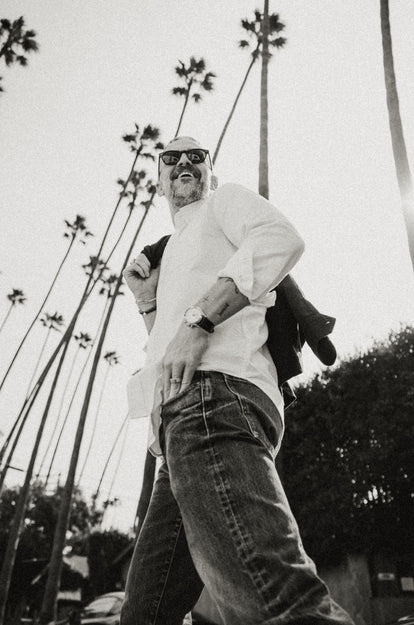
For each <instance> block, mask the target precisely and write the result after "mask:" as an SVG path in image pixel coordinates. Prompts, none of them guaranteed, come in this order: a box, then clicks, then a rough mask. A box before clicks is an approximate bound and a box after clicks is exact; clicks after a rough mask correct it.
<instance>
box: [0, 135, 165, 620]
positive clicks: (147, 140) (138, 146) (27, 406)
mask: <svg viewBox="0 0 414 625" xmlns="http://www.w3.org/2000/svg"><path fill="white" fill-rule="evenodd" d="M135 128H136V132H135V133H133V134H132V135H125V136H124V137H123V140H124V141H126V142H127V143H129V145H130V149H131V151H132V152H134V154H135V156H134V160H133V163H132V166H131V170H130V173H129V175H128V177H127V179H126V182H125V184H126V185H127V184H128V182H129V178H130V176H131V175H132V172H133V170H134V167H135V164H136V162H137V159H138V157H139V156H140V155H142V156H143V157H144V158H145V157H147V158H148V157H151V158H153V159H154V156H153V154H152V152H153V150H154V149H155V150H157V149H162V147H163V145H162V143H161V142H159V141H158V137H159V130H158V129H157V128H154V127H152V126H150V125H148V126H145V127H144V129H143V130H142V132H141V131H140V130H139V127H138V126H137V125H135ZM154 195H155V191H154V193H152V194H151V197H150V200H148V202H147V205H146V207H145V210H144V215H143V217H142V219H141V222H140V225H139V227H138V230H137V234H136V236H138V233H139V231H140V229H141V227H142V225H143V223H144V221H145V219H146V217H147V214H148V211H149V209H150V207H151V203H152V201H153V198H154ZM122 199H123V193H120V196H119V199H118V201H117V203H116V205H115V208H114V210H113V212H112V215H111V217H110V219H109V222H108V224H107V227H106V229H105V232H104V235H103V237H102V240H101V243H100V246H99V250H98V253H97V255H96V257H97V258H99V257H100V255H101V252H102V250H103V248H104V245H105V242H106V240H107V238H108V234H109V231H110V229H111V226H112V223H113V221H114V219H115V216H116V213H117V210H118V208H119V205H120V203H121V200H122ZM133 244H135V239H134V241H133ZM114 250H115V247H114V246H113V247H112V250H111V252H110V254H109V256H108V257H107V262H108V260H109V257H110V256H111V255H112V253H113V252H114ZM131 251H132V250H131V249H130V251H129V252H128V255H130V254H131ZM126 262H127V260H126V261H125V265H126ZM102 272H103V268H102V270H101V272H100V273H98V275H97V276H96V277H94V275H93V272H92V275H89V276H88V279H87V282H86V285H85V288H84V291H83V293H82V295H81V298H80V301H79V303H78V305H77V308H76V310H75V312H74V314H73V316H72V319H71V321H70V322H69V324H68V327H67V329H66V331H65V333H64V335H63V336H62V339H61V341H60V342H59V344H58V345H57V347H56V348H55V350H54V352H53V354H52V355H51V356H50V358H49V360H48V362H47V363H46V365H45V367H44V369H43V371H42V373H41V374H40V376H39V378H38V380H37V382H36V384H35V386H34V388H33V389H32V391H31V393H30V395H29V397H28V398H27V400H25V401H24V402H23V405H22V408H21V410H20V413H22V414H24V415H28V414H29V413H30V411H31V409H32V407H33V405H34V403H35V401H36V398H37V396H38V394H39V392H40V389H41V388H42V386H43V384H44V382H45V380H46V378H47V376H48V373H49V371H50V369H51V367H52V365H53V364H54V362H55V360H56V358H57V357H58V355H59V353H60V352H61V351H62V350H63V355H62V358H64V356H65V355H66V350H67V347H68V345H69V342H70V340H71V337H72V334H73V332H74V329H75V326H76V323H77V321H78V318H79V315H80V313H81V311H82V309H83V307H84V305H85V303H86V301H87V300H88V298H89V296H90V295H91V293H92V291H93V289H94V287H95V286H96V284H97V283H98V280H99V277H100V275H101V273H102ZM120 280H121V274H120ZM119 288H120V282H119V283H117V287H116V291H115V295H114V298H113V299H112V300H111V303H110V306H109V310H108V315H109V317H110V310H111V308H113V304H114V301H115V299H116V294H117V292H118V291H119ZM108 323H109V320H108ZM105 331H106V326H105V323H104V325H103V329H102V333H104V332H105ZM99 345H100V344H99V343H98V348H99ZM94 369H95V371H93V375H91V376H90V381H89V384H88V388H87V395H88V401H87V402H86V401H85V404H86V403H88V402H89V397H90V394H91V392H92V386H93V382H94V379H95V374H96V366H95V365H94V367H93V370H94ZM81 417H82V419H81V420H80V421H82V420H83V422H84V419H85V417H86V413H85V414H84V412H82V415H81ZM80 429H81V430H82V432H83V426H82V427H81V428H80ZM78 430H79V428H78ZM39 431H40V432H41V433H42V432H43V429H41V430H39ZM41 433H40V434H39V436H41ZM78 438H79V436H78ZM78 438H77V439H76V445H77V444H78V442H79V441H78ZM76 445H75V446H76ZM6 449H7V447H6V446H5V445H3V447H2V449H1V450H0V461H1V459H2V457H3V456H4V453H5V451H6ZM33 462H34V460H33ZM75 468H76V467H75ZM72 469H73V467H72V465H71V467H70V471H69V474H70V475H68V480H67V482H68V481H69V482H70V480H71V479H72V474H73V471H72ZM69 494H70V493H69ZM65 505H66V503H65ZM25 506H26V503H24V507H25ZM63 514H64V512H62V515H63ZM58 535H59V533H58ZM19 537H20V534H19V532H17V534H16V545H15V546H16V548H17V546H18V542H19ZM59 538H60V535H59ZM8 562H9V567H10V570H9V572H8V573H9V574H10V575H11V573H12V569H13V563H14V558H12V559H11V560H9V561H8ZM59 566H60V565H59ZM5 588H6V587H5ZM7 594H8V586H7V588H6V589H5V590H4V592H3V594H2V595H0V613H1V610H2V607H1V602H2V601H4V602H5V601H7ZM50 596H51V595H50V592H49V595H48V600H49V603H48V601H46V604H45V605H50Z"/></svg>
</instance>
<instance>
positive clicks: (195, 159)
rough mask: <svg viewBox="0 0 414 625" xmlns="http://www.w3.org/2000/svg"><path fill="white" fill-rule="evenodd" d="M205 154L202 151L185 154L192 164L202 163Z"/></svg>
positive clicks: (190, 151)
mask: <svg viewBox="0 0 414 625" xmlns="http://www.w3.org/2000/svg"><path fill="white" fill-rule="evenodd" d="M206 154H207V153H206V152H204V150H188V152H187V156H188V158H189V159H190V161H191V162H192V163H193V164H197V163H204V161H205V160H206Z"/></svg>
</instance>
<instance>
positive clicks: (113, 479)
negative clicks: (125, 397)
mask: <svg viewBox="0 0 414 625" xmlns="http://www.w3.org/2000/svg"><path fill="white" fill-rule="evenodd" d="M127 416H128V415H127ZM128 423H129V421H128ZM127 433H128V425H127V427H126V428H125V431H124V436H123V438H122V443H121V447H120V449H119V454H118V459H117V461H116V465H115V470H114V473H113V475H112V480H111V484H110V486H109V489H108V492H107V495H106V501H108V502H109V501H110V500H111V495H112V489H113V487H114V484H115V480H116V478H117V475H118V471H119V467H120V466H121V460H122V458H123V455H124V448H125V443H126V437H127ZM108 507H109V506H106V507H105V508H104V511H103V514H102V518H101V523H100V524H101V525H102V521H103V518H104V516H105V512H106V510H108Z"/></svg>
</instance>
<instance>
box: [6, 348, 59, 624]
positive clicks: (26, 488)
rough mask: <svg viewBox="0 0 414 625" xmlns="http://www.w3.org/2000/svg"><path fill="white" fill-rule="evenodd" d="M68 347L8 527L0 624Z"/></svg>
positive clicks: (53, 385) (54, 380)
mask: <svg viewBox="0 0 414 625" xmlns="http://www.w3.org/2000/svg"><path fill="white" fill-rule="evenodd" d="M68 346H69V341H67V342H66V344H65V346H64V348H63V350H62V354H61V357H60V360H59V363H58V366H57V368H56V372H55V376H54V379H53V382H52V386H51V390H50V392H49V396H48V399H47V402H46V406H45V409H44V411H43V414H42V418H41V421H40V425H39V427H38V430H37V435H36V439H35V442H34V445H33V449H32V454H31V456H30V461H29V465H28V467H27V470H26V475H25V480H24V483H23V486H22V487H21V489H20V492H19V498H18V500H17V504H16V510H15V514H14V517H13V521H12V523H11V526H10V531H9V536H8V541H7V546H6V549H5V553H4V557H3V563H2V567H1V571H0V623H1V624H2V623H3V622H4V614H5V609H6V603H7V597H8V593H9V588H10V582H11V577H12V573H13V566H14V562H15V559H16V553H17V548H18V545H19V540H20V536H21V533H22V529H23V521H24V515H25V511H26V506H27V501H28V498H29V492H30V482H31V479H32V476H33V469H34V464H35V461H36V457H37V453H38V451H39V445H40V442H41V440H42V434H43V430H44V427H45V424H46V420H47V417H48V414H49V408H50V405H51V403H52V399H53V395H54V392H55V389H56V384H57V381H58V379H59V374H60V370H61V368H62V365H63V361H64V359H65V356H66V351H67V349H68Z"/></svg>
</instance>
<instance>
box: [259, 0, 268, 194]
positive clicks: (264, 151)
mask: <svg viewBox="0 0 414 625" xmlns="http://www.w3.org/2000/svg"><path fill="white" fill-rule="evenodd" d="M262 33H263V48H262V71H261V77H260V159H259V193H260V195H263V197H265V198H267V199H269V150H268V140H267V135H268V121H269V114H268V97H267V68H268V64H269V0H264V11H263V24H262Z"/></svg>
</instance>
